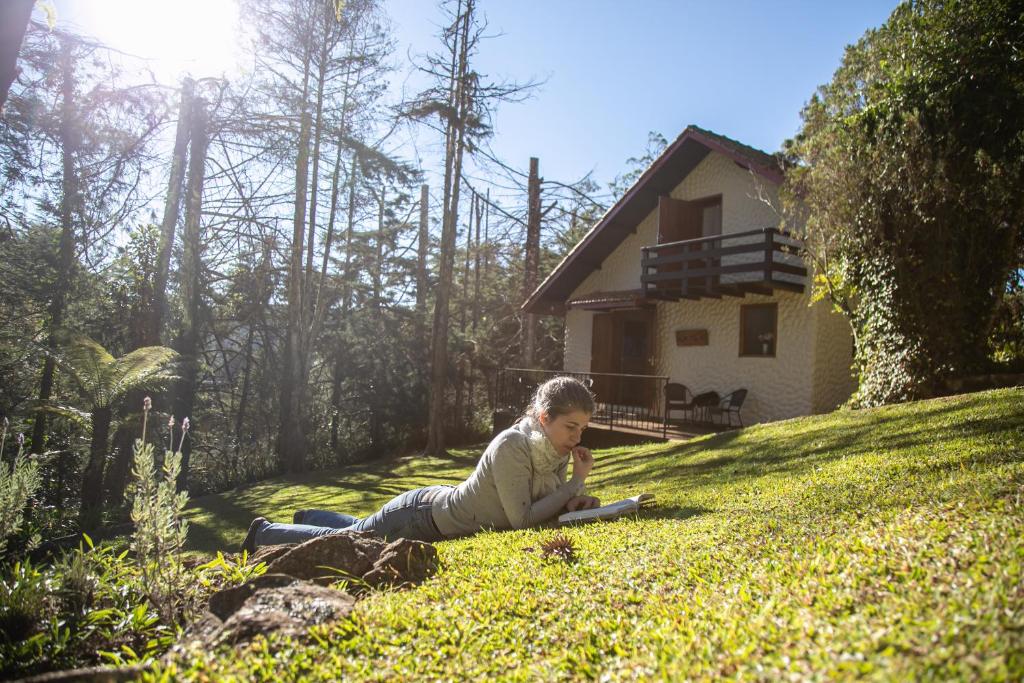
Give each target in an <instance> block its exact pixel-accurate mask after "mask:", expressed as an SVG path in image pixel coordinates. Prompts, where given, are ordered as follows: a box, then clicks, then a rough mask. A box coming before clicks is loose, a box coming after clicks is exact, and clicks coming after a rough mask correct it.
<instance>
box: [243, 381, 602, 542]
mask: <svg viewBox="0 0 1024 683" xmlns="http://www.w3.org/2000/svg"><path fill="white" fill-rule="evenodd" d="M593 413H594V396H593V394H591V393H590V391H589V390H588V389H587V387H586V386H584V385H583V383H582V382H580V381H579V380H577V379H574V378H572V377H555V378H554V379H551V380H548V381H547V382H545V383H544V384H542V385H541V386H540V387H538V389H537V392H536V393H535V394H534V396H533V399H532V400H531V403H530V407H529V408H528V409H527V411H526V415H525V416H524V417H523V418H522V419H520V420H519V421H518V422H517V423H516V424H515V425H513V426H512V427H510V428H508V429H506V430H505V431H503V432H501V433H500V434H498V435H497V436H496V437H494V439H493V440H492V441H491V443H490V445H488V446H487V450H485V451H484V454H483V456H482V457H481V458H480V462H478V463H477V465H476V469H475V470H474V471H473V474H471V475H470V476H469V478H468V479H466V481H464V482H462V483H461V484H459V485H458V486H455V487H452V486H426V487H423V488H419V489H414V490H412V491H407V492H405V493H403V494H401V495H399V496H397V497H396V498H394V499H392V500H390V501H389V502H387V503H385V504H384V507H382V508H381V509H380V510H378V511H377V512H375V513H374V514H372V515H370V516H369V517H366V518H364V519H359V518H357V517H353V516H351V515H346V514H342V513H339V512H330V511H327V510H299V511H298V512H296V513H295V517H294V518H293V520H292V521H293V523H292V524H276V523H271V522H269V521H267V519H266V518H264V517H257V518H256V519H254V520H253V521H252V524H250V525H249V532H248V534H246V536H245V541H244V542H243V543H242V549H243V550H248V551H249V552H250V553H252V552H254V551H255V550H256V548H257V547H258V546H261V545H274V544H278V543H301V542H303V541H307V540H309V539H311V538H316V537H317V536H323V535H326V534H335V533H338V532H340V531H373V532H375V533H377V534H378V535H380V536H383V537H384V538H387V539H394V538H410V539H414V540H419V541H428V542H433V541H439V540H442V539H445V538H452V537H455V536H463V535H465V534H471V533H474V532H476V531H479V530H480V529H522V528H524V527H528V526H533V525H535V524H540V523H542V522H545V521H547V520H549V519H551V518H552V517H554V516H555V515H557V514H559V513H560V512H562V511H563V510H570V511H573V510H583V509H587V508H593V507H597V506H598V505H600V502H599V501H598V500H597V498H594V497H592V496H585V495H583V483H584V481H585V480H586V478H587V475H588V474H590V470H591V468H592V467H593V466H594V457H593V455H591V453H590V450H589V449H587V448H584V447H583V446H580V445H579V442H580V438H581V437H582V434H583V430H584V429H586V427H587V423H588V422H589V421H590V416H591V415H592V414H593ZM570 454H572V461H573V466H572V478H571V479H569V480H566V473H567V470H568V466H569V455H570Z"/></svg>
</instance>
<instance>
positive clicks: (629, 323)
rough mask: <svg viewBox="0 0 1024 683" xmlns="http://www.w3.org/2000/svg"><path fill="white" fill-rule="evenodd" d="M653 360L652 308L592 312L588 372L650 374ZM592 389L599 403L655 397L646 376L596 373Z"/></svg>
mask: <svg viewBox="0 0 1024 683" xmlns="http://www.w3.org/2000/svg"><path fill="white" fill-rule="evenodd" d="M653 363H654V309H633V310H626V311H612V312H610V313H597V314H595V315H594V323H593V335H592V337H591V352H590V371H591V372H595V373H614V374H626V375H650V374H651V373H652V372H653V371H654V366H653ZM593 390H594V393H595V394H597V400H598V401H600V402H602V403H614V404H619V405H630V406H649V405H651V403H652V401H653V400H654V391H655V387H654V384H653V382H652V381H651V380H646V379H638V378H629V377H605V376H597V377H595V378H594V386H593Z"/></svg>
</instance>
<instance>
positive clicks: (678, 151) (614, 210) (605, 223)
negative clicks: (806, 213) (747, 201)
mask: <svg viewBox="0 0 1024 683" xmlns="http://www.w3.org/2000/svg"><path fill="white" fill-rule="evenodd" d="M713 151H714V152H719V153H721V154H724V155H725V156H727V157H729V158H730V159H732V160H733V161H735V162H736V163H737V164H739V165H740V166H742V167H744V168H747V169H749V170H750V171H751V172H753V173H756V174H757V175H759V176H761V177H762V178H764V179H766V180H768V181H770V182H772V183H774V184H776V185H781V184H782V169H781V168H780V167H779V163H778V161H777V160H776V158H775V157H773V156H772V155H770V154H767V153H765V152H762V151H761V150H759V149H754V148H753V147H748V146H747V145H744V144H743V143H740V142H737V141H736V140H732V139H730V138H727V137H725V136H724V135H718V134H717V133H713V132H711V131H709V130H704V129H703V128H699V127H697V126H687V128H686V130H684V131H683V132H682V133H681V134H680V135H679V137H677V138H676V139H675V141H674V142H672V144H670V145H669V146H668V147H666V148H665V151H664V152H662V153H661V156H659V157H658V158H657V159H655V160H654V162H653V163H651V165H650V166H648V167H647V170H645V171H644V172H643V174H642V175H641V176H640V177H639V178H638V179H637V181H636V182H635V183H633V186H632V187H631V188H629V190H628V191H627V192H626V193H625V194H624V195H623V196H622V198H621V199H619V201H618V202H616V203H615V205H614V206H612V207H611V208H610V209H608V211H606V212H605V214H604V215H603V216H602V217H601V219H600V220H599V221H598V222H597V223H596V224H595V225H594V227H593V228H591V229H590V231H589V232H588V233H587V234H586V235H584V236H583V239H581V240H580V241H579V242H578V243H577V244H576V246H575V247H573V248H572V249H571V250H570V251H569V253H568V254H566V256H565V258H564V259H562V262H561V263H559V264H558V266H557V267H556V268H555V269H554V270H553V271H551V274H550V275H548V276H547V277H546V278H545V279H544V282H542V283H541V284H540V286H539V287H537V289H536V290H534V292H533V294H531V295H530V298H529V299H527V300H526V302H525V303H524V304H523V305H522V310H523V311H525V312H527V313H549V312H553V311H560V310H562V307H563V305H564V304H565V301H566V299H568V298H569V296H570V295H571V294H572V293H573V291H575V289H576V288H577V287H579V285H580V283H582V282H583V281H584V280H585V279H586V278H587V276H588V275H590V274H591V273H592V272H593V271H594V270H595V269H597V268H599V267H600V265H601V263H602V262H603V261H604V260H605V259H606V258H608V256H609V254H611V253H612V252H613V251H615V249H616V248H617V247H618V246H619V245H620V244H622V241H623V240H624V239H626V237H628V236H629V235H630V234H631V233H633V232H635V231H636V228H637V226H638V225H639V224H640V222H641V221H643V219H644V218H645V217H646V216H647V214H649V213H650V212H651V211H652V210H653V209H654V208H655V207H656V206H657V205H658V197H661V196H663V195H667V194H669V193H670V192H671V191H672V190H673V189H674V188H675V187H676V186H677V185H678V184H679V183H681V182H682V181H683V179H684V178H685V177H686V176H687V175H689V174H690V172H691V171H692V170H693V169H695V168H696V167H697V165H698V164H699V163H700V162H701V161H703V160H704V157H706V156H707V155H708V154H710V153H711V152H713ZM637 258H638V259H639V258H640V254H637Z"/></svg>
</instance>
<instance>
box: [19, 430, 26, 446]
mask: <svg viewBox="0 0 1024 683" xmlns="http://www.w3.org/2000/svg"><path fill="white" fill-rule="evenodd" d="M24 445H25V435H24V434H22V433H21V432H19V433H18V448H21V447H22V446H24Z"/></svg>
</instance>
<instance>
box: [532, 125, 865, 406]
mask: <svg viewBox="0 0 1024 683" xmlns="http://www.w3.org/2000/svg"><path fill="white" fill-rule="evenodd" d="M782 180H783V171H782V169H781V168H780V166H779V164H778V162H777V160H776V158H775V157H773V156H771V155H769V154H766V153H765V152H762V151H760V150H757V149H754V148H752V147H748V146H747V145H744V144H742V143H739V142H737V141H735V140H731V139H729V138H727V137H724V136H722V135H718V134H716V133H713V132H711V131H708V130H704V129H701V128H698V127H696V126H689V127H688V128H687V129H686V130H685V131H683V133H682V134H681V135H680V136H679V137H678V138H677V139H676V140H675V141H674V142H673V143H672V144H670V145H669V146H668V147H667V148H666V149H665V151H664V153H662V154H661V156H660V157H658V159H656V160H655V161H654V163H652V164H651V166H650V167H649V168H648V169H647V170H646V171H645V172H644V174H643V175H642V176H641V177H640V178H639V179H638V180H637V182H636V183H635V184H634V185H633V187H632V188H630V190H629V191H628V192H626V194H625V195H624V196H623V197H622V198H621V199H620V200H619V201H618V202H617V203H616V204H615V205H614V206H613V207H612V208H611V209H609V210H608V212H607V213H605V215H604V216H603V217H602V218H601V219H600V221H598V223H597V224H596V225H594V227H593V228H592V229H591V230H590V231H589V232H588V233H587V234H586V236H585V237H584V238H583V239H582V240H581V241H580V242H579V243H578V244H577V245H576V246H575V247H574V248H573V249H572V251H570V252H569V254H568V255H567V256H566V257H565V258H564V259H563V260H562V262H561V263H560V264H559V265H558V267H557V268H555V269H554V271H553V272H552V273H551V274H550V275H549V276H548V277H547V278H546V279H545V280H544V282H543V283H541V285H540V286H539V287H538V288H537V289H536V291H534V292H533V294H532V296H530V298H529V299H528V300H527V301H526V302H525V303H524V304H523V307H522V308H523V310H524V311H525V312H528V313H535V314H541V315H561V316H565V351H564V360H563V369H564V371H566V372H571V373H578V374H580V375H583V376H587V377H590V378H591V380H592V382H593V384H592V386H593V389H594V391H595V393H596V394H597V397H598V401H599V404H603V405H604V406H605V407H606V408H607V407H614V408H615V409H616V410H618V411H620V413H619V419H620V421H621V420H622V419H623V416H624V415H628V414H630V411H632V414H634V415H643V416H644V417H645V418H649V419H651V420H655V421H657V420H659V419H660V417H659V416H661V415H662V412H663V405H664V386H665V384H667V383H669V382H671V383H680V384H683V385H685V386H686V387H687V388H688V389H689V390H690V391H691V392H692V393H693V394H701V393H704V392H709V391H714V392H717V393H718V394H719V396H720V397H724V396H725V395H727V394H728V393H730V392H732V391H733V390H736V389H746V390H748V394H747V396H746V400H745V402H744V404H743V406H742V409H741V415H742V419H743V422H744V423H745V424H750V423H753V422H765V421H770V420H779V419H783V418H789V417H794V416H798V415H808V414H811V413H821V412H827V411H830V410H832V409H834V408H836V407H837V406H839V405H840V404H841V403H843V402H844V401H845V400H846V399H847V398H848V397H849V396H850V394H851V392H852V391H853V389H854V388H855V383H854V379H853V377H852V376H851V364H852V356H853V342H852V336H851V332H850V327H849V324H848V322H847V321H846V319H845V318H844V317H843V316H842V315H841V314H839V313H836V312H834V311H833V310H832V308H831V306H830V305H829V304H828V302H822V301H819V302H813V303H812V301H811V293H810V289H811V288H810V286H809V282H808V275H807V270H808V268H807V264H806V263H804V262H803V260H802V257H801V256H800V255H799V249H800V246H801V243H800V241H799V239H797V238H796V237H795V236H793V235H790V234H786V233H783V232H780V231H779V230H778V224H779V216H778V214H777V207H778V206H779V201H778V190H779V186H780V184H781V183H782ZM623 411H624V412H623ZM671 417H672V418H677V417H682V415H679V414H672V415H671Z"/></svg>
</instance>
